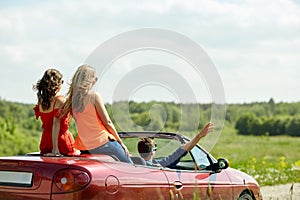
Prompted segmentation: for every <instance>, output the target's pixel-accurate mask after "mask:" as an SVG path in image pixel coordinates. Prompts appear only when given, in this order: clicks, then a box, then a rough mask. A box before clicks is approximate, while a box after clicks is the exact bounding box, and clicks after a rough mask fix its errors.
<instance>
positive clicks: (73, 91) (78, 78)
mask: <svg viewBox="0 0 300 200" xmlns="http://www.w3.org/2000/svg"><path fill="white" fill-rule="evenodd" d="M95 77H96V70H95V69H94V68H93V67H91V66H89V65H86V64H85V65H81V66H79V67H78V69H77V71H76V72H75V74H74V76H73V78H72V82H71V85H70V88H69V91H68V93H67V100H66V102H65V104H64V108H63V111H62V114H61V115H62V116H64V115H66V114H68V113H69V112H71V110H74V111H75V112H82V111H83V110H84V97H85V96H86V95H87V94H88V92H89V91H90V89H91V88H92V87H93V84H94V82H95Z"/></svg>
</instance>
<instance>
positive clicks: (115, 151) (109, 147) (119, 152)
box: [82, 140, 132, 163]
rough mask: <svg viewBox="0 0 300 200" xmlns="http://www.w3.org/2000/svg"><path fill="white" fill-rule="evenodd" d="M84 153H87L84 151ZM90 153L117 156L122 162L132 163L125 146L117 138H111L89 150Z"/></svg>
mask: <svg viewBox="0 0 300 200" xmlns="http://www.w3.org/2000/svg"><path fill="white" fill-rule="evenodd" d="M82 153H86V151H83V152H82ZM88 153H90V154H105V155H109V156H112V157H116V158H117V159H119V161H121V162H127V163H132V161H131V159H130V158H129V157H128V156H127V155H126V153H125V151H124V149H123V147H122V146H121V145H120V143H119V142H117V141H115V140H109V141H108V142H107V143H106V144H104V145H102V146H100V147H97V148H95V149H91V150H88Z"/></svg>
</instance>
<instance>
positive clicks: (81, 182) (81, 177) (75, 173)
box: [52, 169, 90, 193]
mask: <svg viewBox="0 0 300 200" xmlns="http://www.w3.org/2000/svg"><path fill="white" fill-rule="evenodd" d="M89 182H90V176H89V175H88V173H86V172H84V171H81V170H77V169H63V170H60V171H58V172H56V174H55V175H54V177H53V183H52V193H67V192H75V191H78V190H81V189H83V188H84V187H85V186H86V185H88V184H89Z"/></svg>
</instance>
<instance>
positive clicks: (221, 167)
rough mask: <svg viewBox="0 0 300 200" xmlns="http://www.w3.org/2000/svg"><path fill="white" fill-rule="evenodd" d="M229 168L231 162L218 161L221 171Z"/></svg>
mask: <svg viewBox="0 0 300 200" xmlns="http://www.w3.org/2000/svg"><path fill="white" fill-rule="evenodd" d="M228 167H229V162H228V160H227V159H225V158H219V159H218V168H219V169H227V168H228Z"/></svg>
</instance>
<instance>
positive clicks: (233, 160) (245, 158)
mask: <svg viewBox="0 0 300 200" xmlns="http://www.w3.org/2000/svg"><path fill="white" fill-rule="evenodd" d="M210 153H211V154H212V155H214V157H216V158H219V157H224V158H227V159H228V160H229V162H230V166H231V167H234V168H237V169H240V170H242V171H244V172H246V173H248V174H250V175H252V176H253V177H254V178H256V180H257V181H258V182H259V184H260V185H277V184H283V183H292V182H300V137H289V136H271V137H270V136H243V135H238V134H237V133H236V130H235V129H234V128H233V127H231V126H227V125H225V126H224V129H223V131H222V133H221V135H220V137H219V140H218V142H217V143H216V145H215V146H214V148H213V149H212V151H211V152H210Z"/></svg>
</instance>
